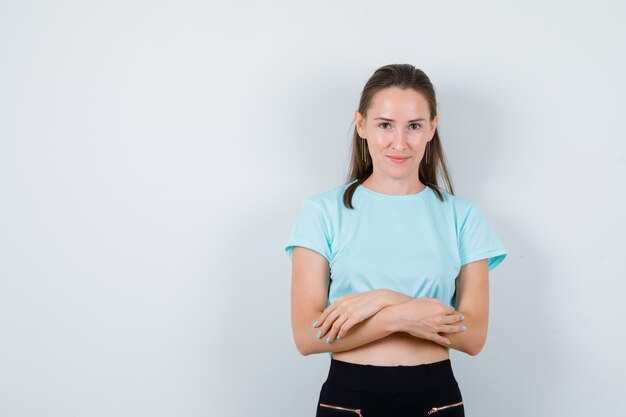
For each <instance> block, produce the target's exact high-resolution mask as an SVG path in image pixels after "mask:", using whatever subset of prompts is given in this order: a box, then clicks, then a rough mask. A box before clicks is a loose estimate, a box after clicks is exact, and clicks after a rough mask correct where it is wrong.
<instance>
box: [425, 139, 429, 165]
mask: <svg viewBox="0 0 626 417" xmlns="http://www.w3.org/2000/svg"><path fill="white" fill-rule="evenodd" d="M429 144H430V142H426V163H428V154H429V153H430V146H428V145H429Z"/></svg>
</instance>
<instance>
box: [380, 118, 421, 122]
mask: <svg viewBox="0 0 626 417" xmlns="http://www.w3.org/2000/svg"><path fill="white" fill-rule="evenodd" d="M374 120H384V121H386V122H395V120H393V119H388V118H386V117H376V118H375V119H374ZM424 121H426V119H424V118H420V119H413V120H409V123H413V122H424Z"/></svg>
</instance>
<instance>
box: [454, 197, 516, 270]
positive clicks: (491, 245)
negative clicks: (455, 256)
mask: <svg viewBox="0 0 626 417" xmlns="http://www.w3.org/2000/svg"><path fill="white" fill-rule="evenodd" d="M459 255H460V257H461V266H463V265H465V264H468V263H470V262H474V261H478V260H481V259H487V267H488V270H489V271H491V270H492V269H494V268H495V267H496V266H498V265H500V263H501V262H502V261H503V260H504V258H505V257H506V255H507V251H506V249H505V248H504V245H503V244H502V241H501V240H500V238H499V237H498V235H497V233H496V231H495V229H494V228H493V226H492V225H491V223H490V222H489V220H487V218H486V217H485V215H484V214H483V212H482V210H481V209H480V207H479V206H478V205H477V204H476V203H472V204H471V205H470V206H469V210H468V211H467V213H466V215H465V217H464V219H463V221H462V222H461V227H460V230H459Z"/></svg>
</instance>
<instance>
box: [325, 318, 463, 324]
mask: <svg viewBox="0 0 626 417" xmlns="http://www.w3.org/2000/svg"><path fill="white" fill-rule="evenodd" d="M461 320H465V316H461ZM316 323H317V322H316Z"/></svg>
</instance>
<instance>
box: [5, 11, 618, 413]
mask: <svg viewBox="0 0 626 417" xmlns="http://www.w3.org/2000/svg"><path fill="white" fill-rule="evenodd" d="M625 17H626V6H625V4H624V3H623V2H621V1H600V2H597V3H595V4H594V5H593V6H592V5H591V3H588V2H582V1H565V0H562V1H545V0H544V1H537V0H527V1H524V2H516V3H510V2H498V1H474V2H467V1H446V2H412V1H390V2H385V3H383V2H371V1H363V0H359V1H343V2H331V1H317V2H306V3H305V2H294V1H282V2H277V1H265V2H253V1H247V2H242V1H239V2H229V3H228V4H226V3H225V2H219V3H218V2H206V1H171V2H165V1H146V0H137V1H118V0H116V1H100V2H95V1H91V2H85V1H82V2H81V1H74V2H71V1H55V2H46V1H7V0H0V415H2V416H4V417H18V416H29V417H30V416H32V417H35V416H37V417H39V416H50V417H52V416H81V417H82V416H90V417H91V416H94V417H100V416H115V417H119V416H154V417H156V416H168V417H169V416H185V417H187V416H251V415H254V416H277V415H281V416H295V415H298V416H313V415H314V411H315V406H316V400H317V396H318V394H319V389H320V387H321V384H322V382H323V380H324V379H325V377H326V373H327V369H328V363H329V357H328V355H326V354H324V355H313V356H308V357H302V356H300V355H299V354H298V353H297V350H296V348H295V345H294V343H293V339H292V335H291V327H290V325H291V324H290V317H289V294H290V273H291V266H290V263H289V259H288V257H287V255H286V254H285V253H284V252H283V245H284V243H285V241H286V239H287V237H288V233H289V230H290V227H291V224H292V221H293V219H294V216H295V214H296V212H297V210H298V209H299V207H300V205H301V203H302V200H303V199H305V198H306V197H308V196H310V195H312V194H313V193H317V192H319V191H323V190H325V189H327V188H330V187H333V186H335V185H339V184H341V183H342V182H343V181H344V179H345V175H346V173H347V164H348V151H349V137H350V136H349V135H350V133H351V129H352V126H353V125H352V116H353V111H354V110H355V109H356V106H357V103H358V98H359V94H360V91H361V88H362V87H363V84H364V83H365V81H366V80H367V78H368V77H369V76H370V75H371V73H372V72H373V71H374V70H375V69H376V68H378V67H380V66H382V65H385V64H388V63H405V62H406V63H411V64H414V65H416V66H417V67H418V68H421V69H423V70H424V71H425V72H426V73H427V74H428V75H429V76H430V78H431V80H432V81H433V83H434V84H435V87H436V90H437V93H438V99H439V110H440V115H441V123H440V133H441V136H442V140H443V141H444V146H445V150H446V152H447V156H448V159H449V162H450V164H451V166H452V174H453V179H454V181H455V182H454V184H455V186H456V189H455V191H456V194H457V195H460V196H464V197H467V198H471V199H474V200H475V201H477V202H478V203H479V204H480V205H481V208H483V209H484V211H485V213H486V214H487V215H488V216H489V218H490V220H491V221H492V223H493V224H494V226H495V227H496V229H497V230H498V232H499V234H500V236H501V238H502V240H503V242H504V243H505V246H506V248H507V249H508V250H509V257H508V258H507V259H506V260H505V261H504V263H503V264H502V265H501V266H499V267H498V268H497V269H496V270H494V271H493V272H492V274H491V295H492V305H491V309H490V310H491V311H490V313H491V321H490V334H489V339H488V343H487V346H486V347H485V349H484V350H483V351H482V352H481V354H480V355H478V356H476V357H470V356H467V355H465V354H463V353H461V352H457V351H452V361H453V366H454V367H455V371H456V374H457V378H458V380H459V382H460V385H461V389H462V392H463V395H464V399H465V403H466V412H467V415H468V416H484V417H489V416H493V417H495V416H507V417H527V416H530V415H532V416H537V417H539V416H546V417H547V416H568V417H578V416H588V415H606V416H618V415H623V412H624V410H626V400H625V397H624V395H623V393H624V389H625V388H626V384H625V383H624V378H623V375H624V373H625V372H626V364H625V359H624V355H623V349H624V346H625V345H626V331H625V330H624V327H623V319H622V315H623V312H624V308H623V300H624V295H623V294H624V291H625V290H626V284H625V278H626V276H625V273H624V263H623V259H624V252H625V249H626V243H625V239H624V236H625V232H626V227H625V225H624V213H625V212H626V187H625V185H626V141H625V140H624V139H625V137H626V129H625V127H624V126H625V124H624V114H625V111H626V105H625V104H624V103H625V102H624V97H625V96H626V81H625V80H626V77H624V74H625V73H626V54H625V53H624V39H625V38H626V26H624V24H623V22H624V18H625Z"/></svg>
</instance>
